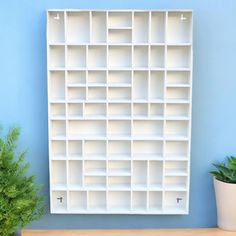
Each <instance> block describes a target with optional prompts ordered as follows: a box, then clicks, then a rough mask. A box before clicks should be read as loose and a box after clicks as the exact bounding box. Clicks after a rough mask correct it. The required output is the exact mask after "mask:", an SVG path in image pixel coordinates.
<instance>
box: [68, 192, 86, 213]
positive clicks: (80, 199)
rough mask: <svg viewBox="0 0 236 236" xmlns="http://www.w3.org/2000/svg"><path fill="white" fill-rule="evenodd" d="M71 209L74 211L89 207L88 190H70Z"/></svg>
mask: <svg viewBox="0 0 236 236" xmlns="http://www.w3.org/2000/svg"><path fill="white" fill-rule="evenodd" d="M69 209H70V211H72V212H76V211H85V210H86V209H87V193H86V191H70V192H69Z"/></svg>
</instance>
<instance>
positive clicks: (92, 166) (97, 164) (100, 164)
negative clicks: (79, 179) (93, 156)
mask: <svg viewBox="0 0 236 236" xmlns="http://www.w3.org/2000/svg"><path fill="white" fill-rule="evenodd" d="M106 169H107V167H106V161H103V160H97V161H94V160H86V161H84V174H85V175H86V176H101V175H103V176H105V175H106Z"/></svg>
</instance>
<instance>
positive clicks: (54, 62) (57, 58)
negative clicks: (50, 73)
mask: <svg viewBox="0 0 236 236" xmlns="http://www.w3.org/2000/svg"><path fill="white" fill-rule="evenodd" d="M48 63H49V67H50V68H64V67H65V47H64V46H50V47H49V61H48Z"/></svg>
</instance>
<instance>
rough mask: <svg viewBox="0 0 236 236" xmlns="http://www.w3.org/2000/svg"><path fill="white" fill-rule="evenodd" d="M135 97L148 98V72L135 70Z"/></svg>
mask: <svg viewBox="0 0 236 236" xmlns="http://www.w3.org/2000/svg"><path fill="white" fill-rule="evenodd" d="M133 99H134V100H147V99H148V72H145V71H142V72H141V71H135V72H134V78H133Z"/></svg>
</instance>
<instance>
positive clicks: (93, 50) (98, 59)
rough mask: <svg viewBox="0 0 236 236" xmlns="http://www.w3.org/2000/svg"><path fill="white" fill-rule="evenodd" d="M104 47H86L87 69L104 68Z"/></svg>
mask: <svg viewBox="0 0 236 236" xmlns="http://www.w3.org/2000/svg"><path fill="white" fill-rule="evenodd" d="M106 53H107V51H106V46H88V61H87V62H88V64H87V66H88V67H91V68H93V67H94V68H97V67H106V65H107V61H106V58H107V56H106Z"/></svg>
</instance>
